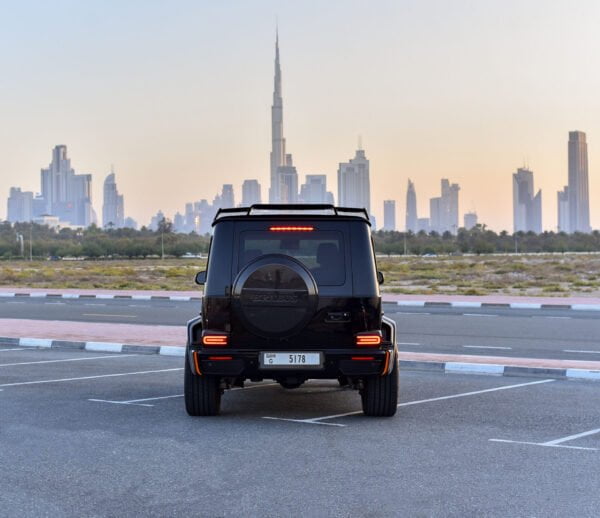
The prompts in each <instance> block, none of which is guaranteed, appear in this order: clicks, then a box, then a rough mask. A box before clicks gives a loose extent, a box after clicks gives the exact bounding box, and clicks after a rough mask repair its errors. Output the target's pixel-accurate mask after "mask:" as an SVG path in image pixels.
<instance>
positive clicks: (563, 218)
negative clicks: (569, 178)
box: [556, 185, 570, 233]
mask: <svg viewBox="0 0 600 518" xmlns="http://www.w3.org/2000/svg"><path fill="white" fill-rule="evenodd" d="M556 201H557V209H558V211H557V212H558V221H557V230H558V231H559V232H567V233H568V232H570V229H569V188H568V187H567V186H566V185H565V186H564V187H563V190H562V191H558V192H557V193H556Z"/></svg>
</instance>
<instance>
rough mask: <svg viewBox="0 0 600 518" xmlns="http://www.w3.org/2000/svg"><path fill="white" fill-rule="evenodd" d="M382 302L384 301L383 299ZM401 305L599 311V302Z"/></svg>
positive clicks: (422, 302)
mask: <svg viewBox="0 0 600 518" xmlns="http://www.w3.org/2000/svg"><path fill="white" fill-rule="evenodd" d="M384 302H386V301H385V300H384ZM396 304H397V305H398V306H402V307H418V308H432V307H433V308H435V307H438V308H463V309H464V308H498V309H502V308H505V309H571V310H574V311H600V304H534V303H530V302H511V303H508V302H471V301H460V300H459V301H456V302H429V301H426V300H397V301H396Z"/></svg>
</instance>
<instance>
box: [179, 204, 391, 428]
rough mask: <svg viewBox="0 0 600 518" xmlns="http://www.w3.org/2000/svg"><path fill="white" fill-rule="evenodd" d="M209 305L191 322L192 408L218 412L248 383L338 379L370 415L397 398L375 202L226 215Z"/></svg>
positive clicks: (207, 278)
mask: <svg viewBox="0 0 600 518" xmlns="http://www.w3.org/2000/svg"><path fill="white" fill-rule="evenodd" d="M213 224H214V234H213V238H212V241H211V247H210V252H209V259H208V265H207V271H206V272H201V273H200V274H199V275H198V277H197V280H198V281H199V282H200V283H204V284H205V291H204V297H203V299H202V311H201V314H200V316H199V317H198V318H196V319H193V320H192V321H190V322H189V323H188V344H187V354H186V371H185V399H186V408H187V411H188V413H190V414H191V415H215V414H217V413H218V412H219V406H220V399H221V394H222V392H223V390H224V389H226V388H229V387H232V386H243V383H244V381H245V380H248V379H249V380H251V381H261V380H263V379H274V380H276V381H277V382H279V383H280V384H281V385H282V386H283V387H285V388H296V387H298V386H300V385H301V384H302V383H304V382H305V381H306V380H308V379H315V378H320V379H338V380H339V382H340V384H343V385H349V386H351V387H353V388H356V389H358V390H359V391H360V392H361V395H362V402H363V410H364V412H365V413H366V414H368V415H379V416H383V415H393V414H394V413H395V410H396V405H397V387H398V371H397V350H396V342H395V326H394V322H393V321H391V320H389V319H386V318H384V317H382V309H381V297H380V294H379V283H380V282H382V280H383V277H382V276H381V274H380V273H378V272H377V270H376V264H375V256H374V252H373V246H372V240H371V235H370V225H369V219H368V216H367V214H366V212H365V211H364V210H359V209H343V208H335V207H333V206H328V205H323V206H315V205H302V206H299V205H282V206H275V205H255V206H252V207H250V208H243V209H227V210H221V211H219V213H218V214H217V216H216V217H215V221H214V223H213Z"/></svg>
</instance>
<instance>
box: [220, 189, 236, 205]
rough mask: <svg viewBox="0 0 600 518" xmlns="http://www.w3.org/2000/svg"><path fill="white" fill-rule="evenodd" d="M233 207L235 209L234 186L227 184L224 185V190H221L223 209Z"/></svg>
mask: <svg viewBox="0 0 600 518" xmlns="http://www.w3.org/2000/svg"><path fill="white" fill-rule="evenodd" d="M232 207H235V199H234V196H233V185H231V184H230V183H226V184H223V189H222V190H221V208H222V209H231V208H232Z"/></svg>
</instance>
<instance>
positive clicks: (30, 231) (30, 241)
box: [29, 223, 33, 261]
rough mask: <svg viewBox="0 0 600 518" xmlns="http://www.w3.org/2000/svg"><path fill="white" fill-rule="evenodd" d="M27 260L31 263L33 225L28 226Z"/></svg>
mask: <svg viewBox="0 0 600 518" xmlns="http://www.w3.org/2000/svg"><path fill="white" fill-rule="evenodd" d="M29 260H30V261H33V223H30V224H29Z"/></svg>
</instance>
